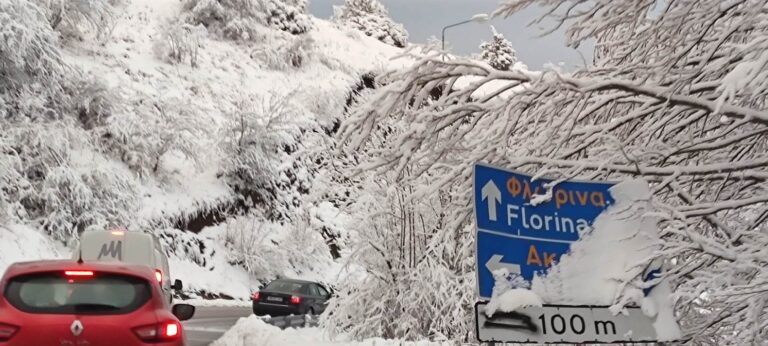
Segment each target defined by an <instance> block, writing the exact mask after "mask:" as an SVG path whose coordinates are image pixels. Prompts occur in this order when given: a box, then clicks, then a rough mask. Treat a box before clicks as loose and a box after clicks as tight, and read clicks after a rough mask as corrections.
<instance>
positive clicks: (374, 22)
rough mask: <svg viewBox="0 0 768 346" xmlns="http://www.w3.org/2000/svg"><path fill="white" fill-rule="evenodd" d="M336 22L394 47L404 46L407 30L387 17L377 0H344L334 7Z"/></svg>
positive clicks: (382, 6)
mask: <svg viewBox="0 0 768 346" xmlns="http://www.w3.org/2000/svg"><path fill="white" fill-rule="evenodd" d="M334 12H335V16H334V20H335V21H336V22H337V23H341V24H343V25H346V26H349V27H351V28H353V29H355V30H359V31H362V32H363V33H365V34H366V35H368V36H371V37H373V38H376V39H378V40H379V41H381V42H384V43H386V44H390V45H393V46H396V47H401V48H402V47H405V45H406V44H407V43H408V32H407V31H406V30H405V28H404V27H403V25H402V24H399V23H396V22H394V21H393V20H392V18H390V17H389V12H388V11H387V9H386V8H385V7H384V5H382V4H381V3H380V2H379V0H346V1H345V2H344V5H343V6H336V7H334Z"/></svg>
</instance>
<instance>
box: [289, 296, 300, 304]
mask: <svg viewBox="0 0 768 346" xmlns="http://www.w3.org/2000/svg"><path fill="white" fill-rule="evenodd" d="M291 304H296V305H299V304H301V297H297V296H291Z"/></svg>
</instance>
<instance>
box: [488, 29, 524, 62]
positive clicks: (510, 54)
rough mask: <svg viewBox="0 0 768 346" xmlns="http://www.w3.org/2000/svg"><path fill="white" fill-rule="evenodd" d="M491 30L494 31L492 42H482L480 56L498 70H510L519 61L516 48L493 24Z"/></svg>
mask: <svg viewBox="0 0 768 346" xmlns="http://www.w3.org/2000/svg"><path fill="white" fill-rule="evenodd" d="M491 31H493V39H492V40H491V42H483V43H482V44H480V50H481V51H482V52H481V53H480V58H481V59H483V61H485V62H487V63H488V64H489V65H491V67H493V68H495V69H497V70H502V71H506V70H509V68H510V67H512V65H514V64H515V62H517V57H516V56H515V49H514V48H512V43H510V42H509V41H508V40H507V39H506V38H504V35H503V34H501V33H499V32H497V31H496V28H495V27H493V26H491Z"/></svg>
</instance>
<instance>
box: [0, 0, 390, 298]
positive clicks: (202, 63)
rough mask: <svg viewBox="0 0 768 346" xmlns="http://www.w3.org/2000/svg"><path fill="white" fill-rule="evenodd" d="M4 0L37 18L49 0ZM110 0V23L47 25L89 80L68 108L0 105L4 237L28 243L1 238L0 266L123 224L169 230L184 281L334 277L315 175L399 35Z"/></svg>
mask: <svg viewBox="0 0 768 346" xmlns="http://www.w3.org/2000/svg"><path fill="white" fill-rule="evenodd" d="M32 2H33V3H34V1H32ZM11 3H14V6H17V7H14V8H13V10H19V8H21V9H23V10H24V11H27V12H28V13H31V14H32V16H33V17H34V20H40V19H41V18H40V17H39V16H37V14H34V13H36V12H35V11H39V10H40V8H43V9H44V6H42V5H41V6H40V8H33V7H32V6H31V5H30V2H27V1H22V0H14V1H12V2H11ZM115 3H116V5H115V7H114V8H112V10H113V11H114V13H115V16H114V18H113V20H112V21H110V22H105V23H102V24H104V25H105V27H91V26H88V25H79V26H78V25H76V27H78V28H80V29H83V30H81V31H77V32H76V33H72V32H63V31H62V32H60V33H57V34H60V38H59V39H56V38H51V39H50V40H51V42H52V43H55V44H56V46H58V48H59V49H60V53H59V54H60V55H57V54H53V56H54V58H52V59H53V60H54V61H56V62H57V63H60V64H61V66H64V67H62V69H63V70H64V71H66V72H67V73H71V75H67V76H72V79H74V80H76V82H73V83H79V84H78V85H80V86H82V90H78V92H79V93H80V94H78V95H76V96H75V97H74V98H73V100H72V103H73V104H74V106H73V108H74V111H73V112H71V113H69V114H62V116H60V117H58V118H57V119H55V120H52V121H48V120H46V121H42V120H41V121H35V120H33V121H26V120H25V121H21V120H17V119H15V118H14V117H16V118H23V117H25V116H26V114H21V113H20V114H13V113H12V111H9V110H7V109H5V108H3V109H2V110H3V112H4V114H6V115H7V116H6V119H12V120H9V121H3V122H2V132H3V134H2V135H0V140H2V142H0V144H1V145H2V146H4V147H9V148H14V149H13V151H6V154H4V155H5V156H2V157H0V160H1V161H0V163H3V165H2V167H3V168H2V169H3V171H0V177H2V178H3V179H2V182H1V183H0V187H2V189H1V192H0V197H2V198H0V202H1V203H0V206H2V207H3V213H0V227H2V228H0V230H1V231H2V233H0V238H1V239H3V246H11V247H15V246H16V245H14V244H28V243H29V244H35V246H24V245H23V246H18V249H17V250H16V251H2V252H0V270H3V269H4V268H5V266H7V265H8V264H10V263H11V262H13V261H17V260H24V259H36V258H45V257H65V256H69V250H68V249H69V248H71V246H72V245H73V240H74V239H75V237H76V234H77V233H79V232H82V231H85V230H87V229H104V228H107V227H110V226H118V225H119V226H125V227H127V228H128V229H130V230H134V231H139V230H144V231H146V230H152V231H154V232H156V233H157V234H158V235H160V236H161V238H162V239H164V240H165V241H166V242H167V245H169V249H170V252H171V254H172V255H173V256H172V259H171V265H172V268H171V270H172V272H173V273H172V274H173V276H174V277H178V278H180V279H182V280H184V281H185V283H186V288H187V292H186V295H189V296H193V297H194V296H197V295H198V294H200V293H210V294H212V296H218V295H220V294H223V295H225V296H231V297H236V298H242V299H245V298H247V297H248V295H249V293H250V291H251V290H252V289H255V288H256V285H257V284H258V282H263V281H265V280H268V279H271V278H274V277H277V276H285V275H287V276H302V277H307V278H315V279H318V280H321V281H333V280H335V277H336V274H337V273H338V272H339V269H340V264H339V263H337V262H338V261H337V258H336V259H335V258H334V256H336V257H338V256H339V255H340V253H338V252H339V251H346V250H345V249H341V248H342V246H341V245H342V244H336V243H335V242H343V241H344V239H343V238H344V237H345V235H344V234H342V233H343V232H341V231H340V230H342V229H344V228H345V227H347V225H345V224H344V217H343V215H340V214H339V213H340V212H339V210H338V209H336V207H335V206H334V205H333V204H331V203H328V202H323V201H322V199H321V198H318V196H317V194H316V193H314V190H316V189H315V181H314V177H315V175H316V173H317V172H318V170H320V169H322V167H323V166H324V165H326V164H327V163H326V162H325V161H324V157H326V156H327V155H328V152H329V151H330V150H331V149H332V147H333V145H334V144H333V134H334V132H335V130H336V129H337V128H338V123H339V122H340V121H341V119H342V116H343V114H344V111H345V108H346V107H347V102H348V99H349V98H350V97H351V95H352V93H353V91H354V90H355V88H356V87H357V86H358V85H359V84H360V83H362V82H361V78H362V76H363V75H366V74H380V73H383V72H384V71H387V70H389V69H391V68H397V67H398V66H402V65H403V63H402V62H394V61H391V60H390V59H391V58H392V57H393V56H395V55H397V54H400V52H401V50H400V49H399V48H396V47H393V46H390V45H387V44H384V43H382V42H380V41H378V40H376V39H374V38H371V37H368V36H366V35H365V34H363V33H361V32H359V31H356V30H353V29H350V28H347V27H342V26H340V25H338V24H334V23H331V22H328V21H324V20H320V19H316V18H312V17H309V16H308V15H305V17H306V20H307V21H308V22H307V23H301V25H304V26H306V27H308V28H309V29H308V30H307V31H306V32H305V33H302V34H298V35H294V34H292V33H290V32H286V31H284V30H281V27H280V26H279V25H275V24H274V23H273V22H271V21H267V22H263V23H261V22H259V21H258V20H256V19H254V21H253V22H252V23H249V26H248V30H249V31H248V35H249V36H248V37H238V38H236V39H232V38H231V37H228V36H226V35H222V34H221V32H220V30H218V29H216V26H215V25H214V24H211V23H205V24H206V25H207V27H206V25H203V24H202V23H196V22H195V21H196V20H198V19H199V18H201V17H199V15H200V13H202V12H201V11H203V10H205V11H208V10H210V9H207V8H205V6H209V5H210V3H208V2H205V1H177V0H163V1H160V0H132V1H125V2H124V3H123V2H120V3H117V2H115ZM286 3H290V2H286ZM110 4H113V3H112V2H110ZM4 6H5V5H4ZM8 6H10V5H8ZM210 6H212V5H210ZM219 6H220V7H221V5H219ZM286 6H288V7H286V8H288V10H292V8H291V7H290V6H289V5H286ZM295 6H297V8H299V7H300V6H301V3H300V2H299V4H298V5H295ZM201 8H202V9H201ZM10 11H11V8H6V7H3V8H0V14H2V13H3V12H9V13H12V12H10ZM27 12H25V13H27ZM206 13H207V12H206ZM30 20H32V19H30ZM81 24H82V23H81ZM230 24H231V23H230ZM25 25H26V24H25ZM49 31H50V30H49V29H41V32H43V33H44V34H47V35H49V34H50V33H49ZM57 41H58V42H57ZM59 56H60V57H61V59H60V60H58V59H59V58H58V57H59ZM40 78H44V77H40ZM62 78H63V77H62ZM62 83H64V84H66V83H68V81H67V80H64V81H62ZM65 89H66V88H65ZM30 102H34V101H33V100H31V101H30ZM41 103H42V102H41ZM33 110H34V109H33ZM30 112H32V111H30ZM62 113H64V112H62ZM84 118H85V119H84ZM35 167H40V168H39V169H38V168H35ZM33 168H35V169H36V171H35V172H37V174H39V175H33V174H31V173H30V172H31V171H32V170H33ZM6 211H7V212H6ZM234 215H241V216H237V217H234ZM188 229H191V230H194V231H200V230H202V232H199V233H192V232H187V231H186V230H188ZM330 244H334V245H333V246H334V248H333V250H334V251H332V249H331V246H330ZM209 296H210V295H209Z"/></svg>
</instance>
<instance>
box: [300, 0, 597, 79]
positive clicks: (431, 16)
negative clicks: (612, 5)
mask: <svg viewBox="0 0 768 346" xmlns="http://www.w3.org/2000/svg"><path fill="white" fill-rule="evenodd" d="M381 2H382V3H383V4H384V6H386V7H387V8H388V9H389V14H390V16H391V17H392V18H393V19H394V20H395V21H396V22H399V23H402V24H403V25H404V26H405V28H406V30H408V33H409V35H410V38H409V40H410V42H413V43H426V42H427V40H428V39H429V38H430V37H432V36H434V37H436V38H438V39H439V38H440V32H441V30H442V28H443V27H444V26H446V25H450V24H454V23H457V22H461V21H463V20H467V19H469V18H471V17H472V16H473V15H475V14H478V13H491V12H493V10H494V9H496V7H497V5H498V0H381ZM343 4H344V0H310V12H312V14H314V15H315V16H316V17H319V18H330V17H331V16H333V5H343ZM541 13H542V9H540V8H532V9H526V10H525V11H523V12H521V13H517V14H515V15H513V16H511V17H509V18H497V19H494V20H492V21H490V22H488V23H474V22H473V23H468V24H464V25H461V26H458V27H454V28H450V29H448V30H447V31H446V46H447V48H449V49H450V51H451V52H452V53H454V54H461V55H471V54H476V53H479V48H478V47H479V46H480V43H482V42H483V41H488V40H490V39H491V37H492V31H491V28H490V25H493V26H494V27H495V28H496V30H497V31H498V32H499V33H501V34H503V35H504V37H505V38H506V39H507V40H509V41H510V42H512V46H513V47H514V48H515V50H516V51H517V57H518V59H519V60H521V61H522V62H523V63H525V64H526V65H528V67H529V68H530V69H535V70H539V69H541V68H542V67H543V66H544V65H545V64H547V63H561V62H562V63H564V69H565V70H573V69H574V67H576V66H582V65H583V63H582V61H583V60H582V56H581V55H580V54H579V52H577V51H576V50H574V49H571V48H568V47H566V46H565V35H564V32H563V30H559V31H557V32H555V33H552V34H549V35H548V36H544V37H539V36H540V34H541V33H542V32H543V31H544V29H549V26H544V27H541V26H535V27H533V26H528V24H529V23H530V22H531V21H532V20H533V19H535V18H537V16H538V15H539V14H541ZM579 51H580V52H581V54H582V55H583V57H584V59H586V60H587V61H591V59H592V58H591V56H592V55H591V47H583V48H580V49H579Z"/></svg>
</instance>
